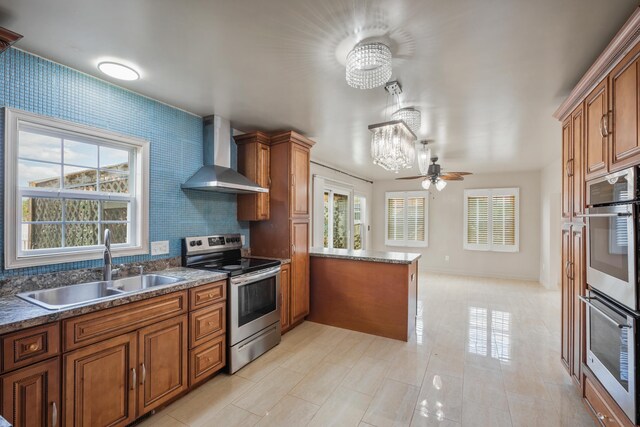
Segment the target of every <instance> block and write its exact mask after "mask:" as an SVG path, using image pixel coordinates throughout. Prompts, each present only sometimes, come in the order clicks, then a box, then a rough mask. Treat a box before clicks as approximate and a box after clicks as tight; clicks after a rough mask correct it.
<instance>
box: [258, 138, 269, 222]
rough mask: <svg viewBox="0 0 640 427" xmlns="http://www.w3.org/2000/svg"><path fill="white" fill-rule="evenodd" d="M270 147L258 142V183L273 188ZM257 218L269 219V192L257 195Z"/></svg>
mask: <svg viewBox="0 0 640 427" xmlns="http://www.w3.org/2000/svg"><path fill="white" fill-rule="evenodd" d="M270 151H271V150H270V147H269V146H268V145H266V144H258V148H257V152H258V153H257V155H258V163H257V166H258V180H257V182H258V184H259V185H260V186H261V187H265V188H271V166H270V164H271V160H270V159H271V155H270ZM256 198H257V200H256V219H258V220H267V219H269V193H258V194H257V195H256Z"/></svg>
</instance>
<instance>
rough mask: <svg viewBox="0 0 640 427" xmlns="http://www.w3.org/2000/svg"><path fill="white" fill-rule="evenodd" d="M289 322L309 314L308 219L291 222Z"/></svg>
mask: <svg viewBox="0 0 640 427" xmlns="http://www.w3.org/2000/svg"><path fill="white" fill-rule="evenodd" d="M291 242H292V247H291V302H290V304H291V323H296V322H298V321H299V320H302V319H303V318H304V317H305V316H306V315H307V314H309V221H308V220H304V221H300V220H298V221H292V222H291Z"/></svg>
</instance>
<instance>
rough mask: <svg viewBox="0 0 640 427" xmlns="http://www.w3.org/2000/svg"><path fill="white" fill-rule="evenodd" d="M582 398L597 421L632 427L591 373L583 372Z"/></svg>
mask: <svg viewBox="0 0 640 427" xmlns="http://www.w3.org/2000/svg"><path fill="white" fill-rule="evenodd" d="M585 374H587V375H585V377H584V399H585V401H586V403H587V407H588V408H589V409H590V410H591V411H592V414H591V415H592V416H593V418H595V419H596V422H597V423H600V425H603V426H607V427H609V426H610V427H614V426H615V427H623V426H624V427H633V423H632V422H631V420H629V418H627V416H626V415H625V414H624V412H622V410H621V409H620V408H619V407H618V405H617V404H616V403H615V402H614V401H613V399H612V398H611V397H610V396H609V394H608V393H607V392H606V391H605V390H604V388H603V387H602V386H601V385H600V384H599V383H598V380H596V379H595V378H593V377H592V375H593V374H591V373H590V372H585Z"/></svg>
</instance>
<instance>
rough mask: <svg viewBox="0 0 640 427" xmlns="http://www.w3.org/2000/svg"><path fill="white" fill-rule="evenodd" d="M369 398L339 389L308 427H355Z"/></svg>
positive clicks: (355, 392)
mask: <svg viewBox="0 0 640 427" xmlns="http://www.w3.org/2000/svg"><path fill="white" fill-rule="evenodd" d="M371 399H372V397H371V396H368V395H366V394H363V393H359V392H357V391H353V390H349V389H347V388H345V387H339V388H338V389H337V390H336V391H335V392H334V393H333V394H332V395H331V397H330V398H329V400H327V401H326V402H325V403H324V404H323V405H322V406H321V407H320V410H319V411H318V412H317V413H316V415H315V416H314V417H313V419H312V420H311V422H310V423H309V427H348V426H357V425H358V423H359V422H360V420H361V419H362V417H363V416H364V414H365V412H366V411H367V408H368V407H369V404H370V403H371Z"/></svg>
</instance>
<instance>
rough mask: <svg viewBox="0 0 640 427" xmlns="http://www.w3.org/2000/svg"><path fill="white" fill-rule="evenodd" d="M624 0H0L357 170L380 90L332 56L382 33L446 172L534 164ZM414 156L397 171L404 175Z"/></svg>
mask: <svg viewBox="0 0 640 427" xmlns="http://www.w3.org/2000/svg"><path fill="white" fill-rule="evenodd" d="M636 4H637V2H636V0H561V1H559V0H535V1H532V0H445V1H443V0H369V1H365V0H218V1H213V0H182V1H176V0H135V1H131V0H91V1H87V0H57V1H52V0H0V25H2V26H6V27H7V28H10V29H11V30H14V31H17V32H19V33H21V34H23V35H24V36H25V37H24V39H23V40H21V41H20V42H19V43H18V44H17V46H18V47H20V48H22V49H24V50H27V51H30V52H33V53H36V54H38V55H41V56H43V57H46V58H50V59H52V60H54V61H57V62H60V63H62V64H65V65H68V66H70V67H73V68H76V69H78V70H81V71H84V72H86V73H89V74H92V75H96V76H99V77H101V78H104V77H105V76H103V75H101V74H100V73H99V72H98V70H97V69H96V64H97V62H98V61H99V60H100V59H102V58H112V59H119V60H122V61H127V62H130V63H132V64H135V65H136V66H137V68H138V69H139V70H140V71H141V74H142V77H143V78H142V79H141V80H139V81H136V82H130V83H129V82H126V83H122V82H118V84H120V85H122V86H124V87H126V88H129V89H131V90H134V91H136V92H139V93H142V94H144V95H147V96H150V97H153V98H156V99H159V100H161V101H164V102H166V103H168V104H171V105H175V106H177V107H180V108H183V109H185V110H187V111H191V112H193V113H196V114H199V115H208V114H212V113H215V114H218V115H221V116H224V117H227V118H229V119H230V120H231V121H232V124H233V126H234V127H236V128H238V129H242V130H252V129H263V130H275V129H295V130H298V131H300V132H301V133H303V134H305V135H307V136H309V137H311V138H313V139H314V140H316V141H317V144H316V146H315V147H314V149H313V157H314V158H315V159H317V160H320V161H324V162H326V163H330V164H332V165H335V166H339V167H342V168H345V169H348V170H351V171H353V172H356V173H358V174H361V175H364V176H367V177H371V178H375V179H388V178H394V177H395V175H393V174H391V173H389V172H385V171H383V170H382V169H381V168H379V167H377V166H374V165H372V164H371V161H370V158H369V132H368V130H367V126H368V125H369V124H371V123H376V122H380V121H383V119H384V118H385V113H387V112H386V111H385V110H386V108H385V107H386V104H387V97H386V93H385V92H384V90H383V89H382V88H378V89H373V90H366V91H363V90H358V89H352V88H351V87H349V86H348V85H347V83H346V81H345V78H344V65H343V63H344V57H345V56H346V53H347V52H348V50H349V49H350V48H351V47H352V45H353V43H355V41H357V39H358V38H360V37H363V35H364V36H365V37H367V36H381V37H382V38H383V39H386V40H387V41H388V42H389V43H390V44H391V48H392V51H393V53H394V63H393V67H394V73H393V78H395V79H398V80H400V82H401V84H402V86H403V88H404V94H403V103H404V106H409V105H414V106H416V107H418V108H420V109H421V110H422V112H423V115H422V120H423V126H422V130H421V132H420V135H419V137H420V138H433V139H435V140H436V144H437V145H435V146H434V152H435V153H436V154H438V155H439V156H440V158H441V163H442V164H443V167H444V168H445V169H448V170H470V171H472V172H476V173H478V172H484V171H489V170H500V171H508V170H525V169H538V168H540V167H542V166H545V165H546V164H548V163H549V162H550V161H551V160H553V157H554V156H557V155H559V153H560V150H559V148H558V147H559V144H560V124H559V123H557V122H556V121H555V120H554V119H553V118H552V117H551V114H552V113H553V111H554V110H555V108H556V107H557V106H558V105H559V104H560V102H561V101H562V100H563V98H564V97H565V96H566V95H567V94H568V93H569V91H570V90H571V89H572V87H573V85H574V84H575V83H577V81H578V80H579V78H580V77H581V76H582V74H583V73H584V72H585V71H586V69H587V68H588V67H589V65H590V64H591V63H592V62H593V61H594V60H595V58H596V57H597V56H598V54H599V53H600V52H601V51H602V50H603V49H604V47H605V46H606V45H607V43H608V42H609V41H610V40H611V38H612V37H613V35H614V34H615V33H616V32H617V30H618V29H619V28H620V27H621V26H622V24H623V23H624V22H625V21H626V19H627V18H628V17H629V16H630V15H631V13H632V12H633V10H634V8H635V7H636ZM416 172H417V168H414V170H412V171H407V172H406V173H405V174H404V175H410V174H415V173H416Z"/></svg>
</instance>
